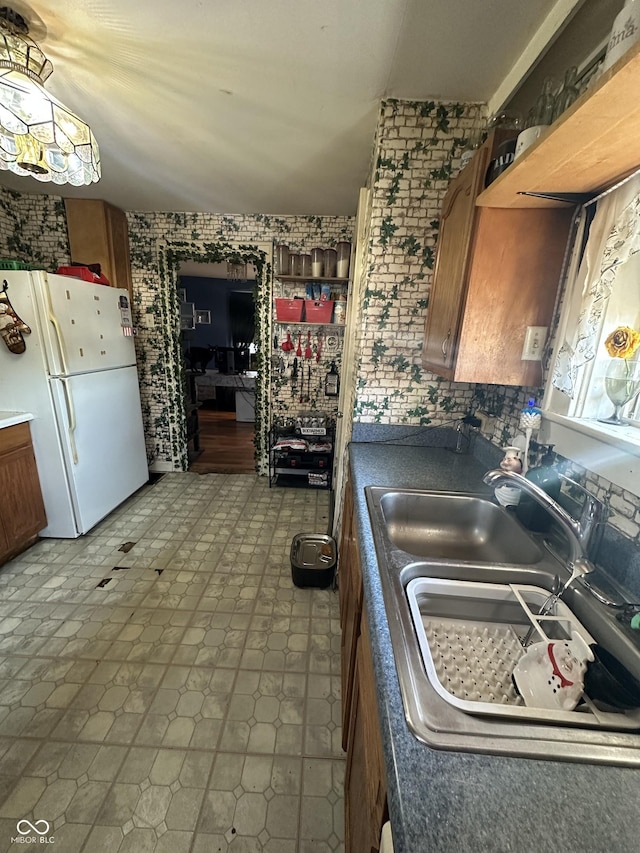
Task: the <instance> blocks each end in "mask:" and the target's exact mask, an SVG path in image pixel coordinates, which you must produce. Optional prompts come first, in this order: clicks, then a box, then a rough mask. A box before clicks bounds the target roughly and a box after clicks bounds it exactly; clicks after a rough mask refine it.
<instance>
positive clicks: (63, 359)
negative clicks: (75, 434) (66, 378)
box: [42, 275, 77, 461]
mask: <svg viewBox="0 0 640 853" xmlns="http://www.w3.org/2000/svg"><path fill="white" fill-rule="evenodd" d="M42 278H43V282H44V291H45V293H46V296H47V314H48V315H49V321H50V323H51V325H52V326H53V328H54V329H55V330H56V340H57V341H58V350H59V352H60V361H61V363H62V372H63V373H68V372H69V370H68V368H67V353H66V351H65V348H64V335H63V334H62V329H61V328H60V323H59V322H58V318H57V317H56V315H55V312H54V310H53V303H52V301H51V291H50V290H49V279H48V278H47V276H46V275H44V276H43V277H42ZM65 395H66V390H65ZM74 429H75V427H74ZM76 461H77V460H76Z"/></svg>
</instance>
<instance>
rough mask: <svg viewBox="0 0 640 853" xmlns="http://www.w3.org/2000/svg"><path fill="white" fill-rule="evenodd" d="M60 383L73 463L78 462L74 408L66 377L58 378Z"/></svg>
mask: <svg viewBox="0 0 640 853" xmlns="http://www.w3.org/2000/svg"><path fill="white" fill-rule="evenodd" d="M60 381H61V383H62V387H63V389H64V401H65V405H66V407H67V417H68V418H69V428H68V433H69V446H70V447H71V455H72V458H73V464H74V465H77V464H78V448H77V447H76V436H75V432H76V410H75V408H74V405H73V397H72V396H71V391H70V390H69V387H68V385H67V380H66V379H61V380H60Z"/></svg>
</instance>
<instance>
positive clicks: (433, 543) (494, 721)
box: [365, 486, 640, 766]
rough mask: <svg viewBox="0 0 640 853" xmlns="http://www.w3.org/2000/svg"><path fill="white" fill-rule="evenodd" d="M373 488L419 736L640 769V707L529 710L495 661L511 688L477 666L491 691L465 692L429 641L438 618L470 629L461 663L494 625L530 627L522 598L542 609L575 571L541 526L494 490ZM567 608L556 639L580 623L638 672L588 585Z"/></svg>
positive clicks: (380, 551)
mask: <svg viewBox="0 0 640 853" xmlns="http://www.w3.org/2000/svg"><path fill="white" fill-rule="evenodd" d="M365 493H366V499H367V506H368V509H369V515H370V519H371V524H372V531H373V538H374V542H375V547H376V556H377V560H378V567H379V570H380V580H381V585H382V592H383V598H384V604H385V610H386V613H387V618H388V623H389V631H390V634H391V642H392V647H393V652H394V657H395V662H396V668H397V672H398V679H399V683H400V691H401V695H402V701H403V705H404V711H405V717H406V719H407V723H408V725H409V728H410V729H411V731H412V732H413V733H414V735H415V736H416V737H417V738H418V739H419V740H421V741H423V742H424V743H426V744H428V745H429V746H431V747H434V748H442V749H452V750H457V751H460V750H463V751H474V752H492V753H502V754H507V755H513V756H527V757H534V758H548V759H557V760H569V761H585V762H597V763H609V764H620V765H627V766H640V716H639V714H638V713H637V712H628V713H627V714H623V713H599V712H598V709H593V708H592V710H593V711H594V712H595V713H591V712H589V709H588V708H587V713H578V712H562V713H557V714H556V713H555V712H546V713H545V712H542V713H536V712H535V710H534V711H531V710H530V709H526V708H525V707H523V706H524V703H523V702H522V700H521V699H518V698H517V696H516V695H515V693H514V692H513V687H512V684H511V681H510V678H509V677H508V674H506V675H504V674H503V673H501V672H499V671H498V673H497V675H496V669H497V670H499V669H500V663H498V664H496V663H495V661H494V662H492V664H491V669H492V671H493V676H494V678H497V680H498V682H500V684H501V685H502V686H501V687H500V685H498V686H499V689H501V690H503V691H504V695H502V694H498V693H496V691H495V690H494V689H493V687H489V682H488V681H487V680H486V679H485V677H484V675H485V674H484V673H480V674H479V682H482V683H484V684H485V686H486V690H487V691H489V693H490V695H491V700H490V701H484V700H485V699H486V696H474V697H472V698H473V699H476V700H479V701H462V700H460V699H459V698H456V696H454V695H453V694H452V693H449V690H453V688H452V687H450V686H448V685H447V679H446V678H445V677H444V675H442V666H443V665H442V662H441V661H439V660H436V657H435V652H436V651H438V649H436V648H435V647H434V648H433V649H431V650H429V648H428V647H427V641H426V633H430V636H432V635H433V626H434V625H435V626H436V627H435V631H436V634H437V631H438V630H440V629H441V628H442V625H444V626H445V632H446V630H447V627H446V626H449V631H451V630H452V629H451V626H453V628H454V629H455V631H457V632H458V633H460V626H463V627H464V630H463V633H464V634H465V637H464V642H465V643H467V645H468V646H469V649H468V650H467V649H466V648H462V647H461V645H460V643H461V642H462V640H461V639H460V637H459V636H456V637H455V641H452V643H453V645H454V648H455V649H457V654H458V655H459V656H462V657H463V658H464V660H465V661H466V659H467V657H468V655H467V651H469V652H471V656H472V657H473V658H474V660H476V659H477V660H481V659H480V652H479V651H478V650H479V649H480V647H482V646H483V635H484V636H485V637H486V634H487V632H488V633H489V634H490V635H491V633H492V632H496V631H497V632H499V631H500V630H502V628H503V627H505V628H506V627H508V630H509V631H510V632H511V635H512V637H515V638H516V639H515V644H516V645H517V644H518V639H517V638H520V639H522V638H523V637H524V636H525V635H526V633H527V631H528V628H529V627H530V625H531V621H528V618H529V620H530V619H531V617H527V614H526V612H523V610H522V608H521V607H520V604H519V603H518V601H519V602H521V603H523V605H524V611H530V612H531V613H534V614H535V613H537V612H538V611H539V609H540V607H541V606H542V604H543V602H544V600H545V599H546V597H547V595H548V593H549V592H550V591H552V590H553V589H554V588H555V586H556V584H557V583H558V579H560V580H561V581H562V582H564V581H565V580H566V579H567V578H568V571H567V569H566V567H565V566H564V564H563V563H561V562H560V561H559V560H558V559H556V557H555V556H554V555H553V553H552V552H551V551H550V550H549V549H548V548H547V547H546V545H545V543H544V541H543V539H542V537H541V536H540V535H539V534H531V533H529V532H528V531H527V530H525V529H524V527H522V526H521V525H520V523H519V522H518V521H517V520H516V519H515V518H514V516H513V515H512V514H511V513H509V512H508V511H506V510H505V509H504V508H503V507H501V506H499V505H497V504H496V503H494V502H493V501H492V499H491V498H490V496H488V495H480V494H467V493H451V492H437V491H418V490H410V489H401V490H398V489H390V488H383V487H377V486H369V487H367V488H366V489H365ZM516 599H517V600H516ZM561 608H562V613H565V612H566V613H567V614H569V615H568V616H567V619H566V620H564V621H562V620H561V621H558V622H556V623H553V630H554V631H556V632H558V633H556V634H555V635H554V637H553V638H554V639H562V638H564V637H565V636H566V637H568V636H570V635H571V633H572V632H573V631H574V630H578V631H580V632H581V633H582V634H583V636H584V637H585V639H586V640H587V642H593V641H596V642H598V643H600V644H601V645H603V646H604V647H605V648H607V649H608V650H609V651H611V652H612V653H613V654H615V655H616V656H617V657H618V658H620V660H622V661H623V662H624V663H625V665H626V666H627V667H628V668H629V669H630V670H631V671H632V672H633V673H634V674H635V675H636V677H640V653H639V651H638V648H637V646H636V645H635V644H634V642H633V640H632V639H631V638H630V637H629V635H628V634H627V633H625V632H624V631H623V630H622V629H621V627H620V625H619V623H618V622H617V621H616V620H615V618H614V615H613V614H612V613H611V612H610V610H609V609H608V608H606V607H605V606H604V605H602V604H601V603H599V602H597V601H596V599H595V598H594V597H593V596H592V595H591V594H590V593H589V591H588V590H587V589H586V588H585V587H584V586H582V585H581V584H579V583H578V584H575V585H573V586H572V587H571V588H570V589H569V590H567V592H566V594H565V595H564V596H563V602H562V603H561ZM434 620H435V621H434ZM533 621H535V620H533ZM538 624H539V623H538ZM483 626H486V627H483ZM496 626H497V627H496ZM576 626H577V627H576ZM425 628H426V629H427V631H426V633H425ZM563 631H564V632H565V633H563ZM543 636H544V634H543ZM549 637H551V635H549ZM535 639H536V638H534V641H535ZM537 639H540V637H537ZM436 645H438V648H439V643H436ZM440 651H441V652H442V655H443V657H444V658H445V663H446V659H449V663H450V669H456V668H457V664H458V662H459V661H456V659H455V654H454V655H453V660H452V655H451V653H450V650H449V649H446V650H445V649H440ZM476 665H480V666H481V665H482V661H481V662H480V664H478V663H477V662H476ZM438 672H440V673H441V675H440V678H442V682H443V683H441V682H440V681H439V676H438ZM503 675H504V677H503ZM474 683H475V681H474ZM453 692H454V693H455V691H454V690H453ZM494 693H495V694H496V698H494ZM582 707H583V708H584V707H585V706H584V705H583V706H582Z"/></svg>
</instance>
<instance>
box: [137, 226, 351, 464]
mask: <svg viewBox="0 0 640 853" xmlns="http://www.w3.org/2000/svg"><path fill="white" fill-rule="evenodd" d="M128 220H129V239H130V245H131V266H132V273H133V282H134V316H135V319H136V322H137V323H138V325H139V326H140V333H139V338H138V345H139V363H140V371H141V389H142V397H143V409H144V415H145V421H146V423H147V424H148V425H149V427H148V430H147V437H148V441H149V447H148V449H149V455H150V459H151V462H152V466H153V467H154V468H155V469H156V470H171V469H172V468H176V467H177V468H180V467H184V466H185V465H186V446H185V434H184V414H183V398H182V384H181V369H182V364H181V357H180V346H179V340H178V327H177V312H178V305H177V297H176V293H177V289H176V285H177V270H176V269H175V268H171V266H170V264H169V262H168V256H169V254H170V253H171V252H173V253H179V254H180V256H181V257H182V258H183V259H185V260H187V259H191V260H195V261H211V260H221V259H223V258H227V257H232V256H233V255H234V254H235V253H236V252H238V251H240V252H241V253H242V254H243V257H246V258H247V259H249V260H252V259H253V258H258V257H263V251H264V250H262V249H260V245H264V244H268V245H269V246H273V245H275V244H277V243H280V242H283V243H286V244H287V245H288V246H289V247H290V249H291V251H297V252H310V251H311V249H312V248H313V247H315V246H322V247H328V246H333V245H335V244H336V243H337V242H339V241H340V240H350V239H351V233H352V229H353V219H352V218H351V217H320V216H265V215H255V216H249V215H234V216H223V215H216V214H203V213H145V212H132V213H128ZM263 260H264V261H265V262H266V263H267V266H265V269H264V271H263V276H262V280H261V282H259V284H258V286H257V292H256V296H255V301H256V306H257V311H258V313H262V314H263V317H266V315H267V314H268V315H269V317H271V315H272V295H273V281H272V277H271V270H270V266H269V262H270V258H267V257H263ZM276 292H279V290H277V291H276ZM275 328H276V327H274V329H275ZM262 332H263V339H262V341H261V342H260V346H259V349H260V351H261V353H262V358H263V362H262V369H261V371H260V373H261V379H262V380H263V381H262V382H261V384H260V386H259V390H258V398H259V399H258V400H257V403H259V406H258V415H257V418H258V423H257V426H256V431H257V436H258V444H257V461H258V466H259V470H260V472H261V473H265V472H266V461H267V455H266V445H267V435H266V433H267V430H268V426H269V421H270V419H271V415H272V412H271V409H272V408H273V410H274V412H275V414H276V415H280V416H287V415H289V414H290V413H291V414H298V412H299V410H300V404H299V402H298V400H299V398H298V396H297V395H296V396H294V395H292V394H291V388H290V386H289V385H288V384H287V383H286V382H285V379H284V377H283V376H282V375H281V374H280V373H279V371H278V370H272V363H271V356H272V355H278V357H279V356H280V354H281V350H278V351H275V352H273V351H272V350H273V347H272V335H271V333H270V323H269V320H268V319H266V320H265V321H264V322H263V323H262ZM336 357H337V358H339V353H337V354H336ZM313 363H314V366H315V373H314V380H313V388H314V390H315V391H317V387H318V382H317V375H316V374H318V373H319V372H320V370H321V369H322V368H323V367H324V365H323V364H318V365H316V363H315V361H314V362H313ZM314 399H315V398H314ZM322 402H324V401H323V400H321V399H318V405H320V404H321V403H322ZM312 405H313V403H312V401H309V403H305V407H307V408H308V407H311V406H312Z"/></svg>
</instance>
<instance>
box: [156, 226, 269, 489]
mask: <svg viewBox="0 0 640 853" xmlns="http://www.w3.org/2000/svg"><path fill="white" fill-rule="evenodd" d="M271 255H272V246H271V244H270V243H259V244H244V245H234V244H229V243H224V242H220V243H202V244H198V243H182V242H170V243H168V244H166V245H165V246H164V247H162V248H161V250H160V266H161V269H164V270H165V271H166V275H167V278H168V280H169V282H171V283H172V292H171V293H170V294H169V297H170V302H171V303H172V304H173V306H175V314H174V316H175V317H176V318H177V317H178V316H179V317H180V320H179V323H178V322H176V325H175V326H174V328H175V330H176V334H175V336H174V337H173V342H174V343H173V347H172V350H173V353H174V359H175V360H174V363H175V367H176V374H175V377H176V379H178V377H181V380H180V383H179V385H177V386H176V388H175V390H176V397H175V398H174V399H175V403H176V409H177V411H178V413H180V411H181V412H182V417H181V416H180V414H178V418H177V420H174V421H173V423H172V432H173V434H174V440H173V443H174V446H175V448H176V450H177V451H178V452H179V454H180V457H181V459H182V466H183V470H187V469H189V470H196V468H195V467H193V466H195V465H196V464H197V463H198V461H199V462H200V466H199V467H200V471H201V472H202V473H204V471H205V470H206V469H205V468H204V464H205V463H206V457H205V449H204V448H203V447H202V445H201V442H200V422H201V421H202V422H206V423H205V430H204V433H203V437H204V438H206V437H207V434H213V435H215V437H216V441H217V443H218V445H222V444H224V441H223V439H224V433H225V432H227V433H228V432H229V431H230V430H229V427H230V425H231V427H232V436H233V434H236V436H237V435H239V434H241V435H242V439H241V440H239V441H237V442H236V443H238V444H239V445H242V447H241V450H240V452H241V454H242V458H243V465H244V466H245V467H246V469H247V470H248V471H250V472H252V473H258V474H261V475H263V474H265V473H266V471H267V463H268V454H267V447H268V429H269V425H268V411H269V388H270V367H271V365H270V359H269V338H270V328H271V326H270V323H271V314H270V305H271V287H272V280H271ZM245 270H246V273H245ZM239 271H241V273H242V274H240V275H239V274H238V272H239ZM212 273H215V275H212ZM189 276H192V277H193V278H196V279H197V278H200V279H202V278H219V279H220V280H223V281H224V283H225V285H227V284H229V288H228V289H229V292H230V293H231V292H236V293H238V294H242V295H240V296H237V297H236V296H234V297H233V300H231V299H230V298H229V296H228V295H227V297H225V301H224V303H225V308H226V310H228V309H229V307H230V303H231V301H233V314H234V316H235V314H238V315H239V317H240V319H239V320H236V319H234V322H233V325H232V327H231V325H230V326H229V328H228V329H227V332H225V333H222V332H220V334H224V335H226V337H224V336H223V337H221V338H220V340H217V339H213V340H211V335H212V332H213V327H214V322H215V323H217V322H218V320H219V319H220V315H221V314H222V313H223V312H222V309H221V307H220V300H218V302H215V303H214V304H213V305H212V307H206V305H205V304H204V303H203V302H202V301H201V298H203V297H202V294H200V295H199V297H198V299H189V298H188V296H189V291H188V288H187V287H185V286H184V280H185V279H187V278H188V277H189ZM245 279H246V280H245ZM200 284H202V282H200ZM195 286H196V285H195V284H194V287H195ZM196 295H197V294H196ZM249 307H250V309H251V310H249V311H248V312H247V309H248V308H249ZM247 313H248V314H249V315H250V317H249V318H247V317H246V316H244V315H245V314H247ZM196 320H197V321H198V322H196ZM229 324H230V320H229ZM196 331H200V332H202V334H203V340H202V341H197V342H196V339H195V334H194V333H195V332H196ZM199 345H200V346H201V347H202V349H203V350H204V352H200V353H199V352H197V350H196V352H195V354H194V352H193V350H194V349H196V347H198V346H199ZM187 354H188V355H189V358H187ZM209 371H211V374H209ZM208 376H210V377H213V378H214V379H213V381H211V380H210V381H209V383H207V382H206V381H205V380H206V378H207V377H208ZM200 377H204V378H203V379H200ZM196 380H197V381H196ZM207 384H209V385H211V386H212V387H213V389H215V390H210V391H209V397H210V399H212V400H213V399H217V400H218V402H217V403H213V402H210V403H208V404H206V405H205V406H203V403H205V402H206V394H207V392H206V390H204V388H202V389H201V388H199V387H198V385H202V386H206V385H207ZM250 386H252V387H250ZM218 387H220V388H230V389H231V391H229V390H227V391H222V392H221V393H218ZM236 391H238V392H240V394H239V402H238V408H236V405H235V403H236V399H235V398H236ZM178 392H179V393H178ZM230 394H231V395H232V399H233V402H234V406H233V411H229V410H230V409H231V405H230V403H229V400H230V397H229V395H230ZM241 398H242V399H241ZM225 400H226V401H227V403H226V404H225V403H224V401H225ZM201 410H202V412H203V416H202V417H198V416H199V413H200V411H201ZM209 410H210V411H211V412H213V413H214V414H211V415H208V414H206V413H207V412H208V411H209ZM215 413H217V414H215ZM238 418H243V419H238ZM211 441H212V440H210V441H209V443H210V444H211ZM209 470H213V469H212V468H210V469H209ZM228 470H234V471H235V470H237V468H235V469H234V468H233V467H228Z"/></svg>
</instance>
